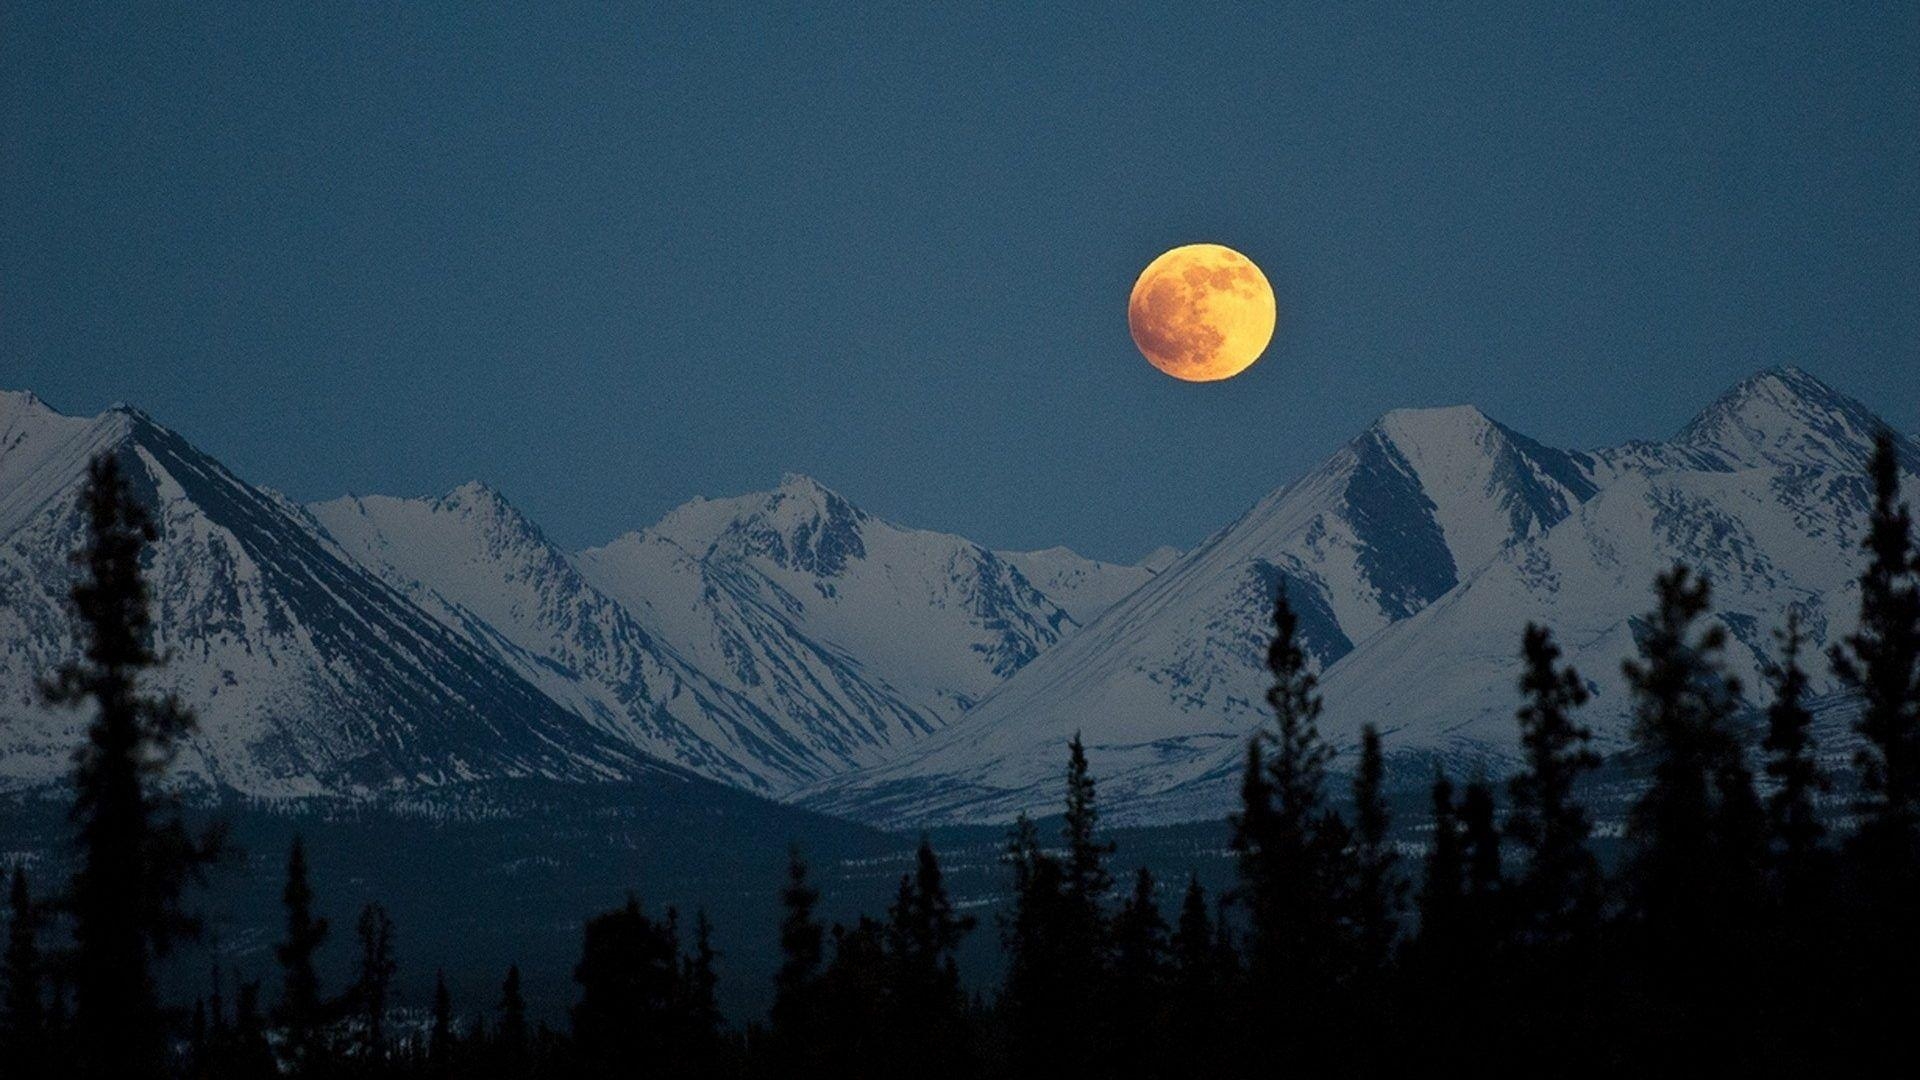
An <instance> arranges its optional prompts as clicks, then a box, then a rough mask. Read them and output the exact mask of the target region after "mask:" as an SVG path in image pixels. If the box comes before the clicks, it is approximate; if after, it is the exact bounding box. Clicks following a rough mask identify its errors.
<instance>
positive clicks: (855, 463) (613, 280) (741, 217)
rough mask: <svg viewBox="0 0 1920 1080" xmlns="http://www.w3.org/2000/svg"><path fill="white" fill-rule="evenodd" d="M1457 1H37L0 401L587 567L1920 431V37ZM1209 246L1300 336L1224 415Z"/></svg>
mask: <svg viewBox="0 0 1920 1080" xmlns="http://www.w3.org/2000/svg"><path fill="white" fill-rule="evenodd" d="M930 6H931V5H930ZM1411 6H1412V5H1391V6H1389V7H1388V8H1385V9H1382V10H1366V9H1364V8H1363V7H1362V6H1359V5H1324V6H1321V5H1316V6H1305V5H1291V4H1259V5H1254V4H1246V5H1227V6H1214V5H1206V6H1204V7H1202V8H1200V10H1189V9H1191V8H1194V7H1196V6H1195V5H1177V8H1178V9H1179V10H1180V11H1181V14H1178V15H1169V14H1168V11H1169V10H1172V9H1174V8H1176V5H1164V6H1160V7H1138V8H1134V7H1124V8H1123V7H1116V6H1112V5H1104V4H1103V5H1088V6H1086V7H1084V8H1080V7H1076V8H1074V9H1072V10H1065V9H1060V10H1052V11H1051V12H1050V13H1047V14H1037V13H1033V12H1026V13H1020V12H1014V11H1011V10H1010V9H1011V8H1012V5H977V6H976V5H960V6H953V5H939V6H938V8H939V10H935V11H911V10H905V9H902V10H896V11H892V12H890V13H883V12H879V11H877V10H866V11H854V10H852V9H851V8H848V9H845V10H846V13H845V14H842V15H837V16H836V15H826V14H822V13H821V12H820V11H816V10H809V9H807V8H792V9H783V10H779V11H773V10H772V9H771V8H770V7H769V6H767V5H758V4H756V5H752V6H751V7H750V8H743V9H735V10H732V11H731V12H728V13H721V14H715V13H713V12H712V11H711V10H710V6H709V5H705V4H702V5H697V6H694V7H692V8H690V9H686V10H682V11H679V12H677V13H666V12H664V11H663V9H662V7H663V6H662V5H658V4H648V5H636V6H631V7H622V6H602V5H587V6H581V7H568V8H564V9H563V8H561V7H558V6H555V5H545V4H541V5H516V6H514V7H511V8H489V9H485V10H475V9H474V8H473V6H471V5H465V4H460V5H394V6H387V5H356V6H352V7H348V6H346V5H334V4H323V5H313V6H311V7H308V8H306V9H304V10H303V11H301V12H299V13H296V14H289V13H288V12H286V11H284V10H281V6H280V5H274V6H272V9H271V10H270V9H269V8H268V6H265V5H237V6H233V7H229V8H225V9H213V8H208V9H206V10H200V9H196V10H191V11H184V12H182V11H171V12H167V11H160V10H157V9H152V8H143V9H142V10H141V11H140V12H139V13H137V14H136V13H130V12H128V11H125V10H123V9H122V6H121V5H118V4H115V5H106V6H102V7H99V8H89V7H87V6H83V5H75V4H70V3H59V4H45V5H43V4H37V3H22V2H18V0H15V2H10V3H8V4H7V5H5V6H4V7H3V8H0V386H4V387H8V388H31V389H34V390H36V391H37V392H39V393H40V394H41V395H42V396H43V397H46V398H47V399H48V400H49V401H50V402H52V403H53V404H55V405H56V406H58V407H60V408H63V409H65V410H67V411H70V412H90V411H93V410H96V409H98V408H100V407H102V406H104V405H106V404H108V403H110V402H113V401H115V400H127V401H131V402H134V403H137V404H140V405H142V406H143V407H145V408H147V409H148V410H149V411H151V412H153V413H155V414H156V415H157V416H158V417H159V418H160V419H162V420H163V421H164V422H166V423H168V424H170V425H172V426H174V427H176V428H178V429H180V430H181V431H183V432H184V433H185V434H187V435H188V436H189V437H190V438H192V439H194V440H195V441H197V442H198V443H200V444H201V445H202V446H204V447H205V448H206V449H208V450H210V451H211V452H213V453H214V454H216V455H217V456H219V457H221V458H222V459H223V460H225V461H226V462H227V463H228V464H229V465H231V466H233V467H234V468H235V469H237V470H238V471H239V472H241V473H242V474H243V475H245V476H246V477H248V478H249V479H252V480H255V481H257V482H260V483H264V484H267V485H269V486H273V487H277V488H280V489H282V490H284V491H286V492H287V493H288V494H290V495H292V496H294V497H296V498H301V499H308V498H321V497H328V496H332V495H335V494H339V493H340V492H342V491H345V490H353V491H356V492H390V493H395V494H407V495H417V494H429V493H437V492H439V491H441V490H444V489H446V488H449V487H451V486H453V485H455V484H457V483H459V482H461V481H463V480H466V479H469V478H480V479H484V480H487V481H489V482H491V483H493V484H495V485H496V486H498V487H499V488H501V489H502V490H503V491H504V492H505V493H506V494H507V495H508V496H509V497H510V498H512V499H514V500H515V501H516V502H517V503H519V504H520V505H521V506H522V507H523V508H525V509H526V510H528V511H529V512H530V513H531V514H532V515H533V516H534V517H535V518H536V519H537V520H539V521H541V522H542V523H544V524H545V525H546V526H547V527H548V528H549V529H550V530H551V531H552V532H553V533H554V534H555V536H556V538H557V539H559V540H561V541H563V542H565V543H568V544H573V545H582V544H586V543H589V542H598V541H601V540H604V539H606V538H608V537H610V536H612V535H614V534H616V533H618V532H622V531H625V530H627V529H629V528H634V527H638V526H640V525H644V524H646V523H649V522H651V521H652V520H653V519H654V518H655V517H657V516H658V515H659V514H660V513H661V512H663V511H664V510H666V509H668V508H669V507H671V506H673V505H675V504H677V503H679V502H681V501H683V500H685V499H686V498H688V497H691V496H693V495H696V494H706V495H724V494H732V493H737V492H740V491H745V490H751V489H758V488H765V487H768V486H771V485H772V484H774V483H775V482H777V481H778V479H779V476H780V474H781V473H782V472H783V471H786V470H798V471H805V472H809V473H812V474H814V475H816V476H818V477H819V478H820V479H821V480H823V481H824V482H826V483H827V484H829V485H831V486H834V487H836V488H838V489H840V490H841V491H843V492H844V493H845V494H847V495H848V496H849V497H851V498H852V499H854V500H855V501H856V502H858V503H860V504H862V505H864V506H866V507H867V508H868V509H870V510H873V511H875V512H877V513H880V514H881V515H883V516H886V517H890V518H894V519H896V520H899V521H902V522H904V523H908V524H914V525H922V526H928V527H936V528H942V529H948V530H952V531H958V532H963V533H966V534H968V535H970V536H972V537H974V538H976V539H979V540H982V541H984V542H987V543H990V544H994V545H996V546H1009V547H1031V546H1044V545H1047V544H1052V543H1067V544H1070V545H1073V546H1075V547H1077V548H1079V549H1081V550H1083V551H1084V552H1086V553H1088V554H1093V555H1098V556H1103V557H1114V558H1132V557H1135V556H1138V555H1140V554H1141V553H1143V552H1144V551H1146V550H1147V549H1149V548H1151V547H1154V546H1156V545H1158V544H1160V543H1162V542H1172V543H1175V544H1179V545H1187V544H1191V543H1193V542H1194V541H1196V540H1197V539H1199V538H1200V537H1201V536H1203V535H1204V534H1205V533H1206V532H1208V531H1210V530H1211V529H1213V528H1214V527H1217V526H1219V525H1221V524H1224V523H1225V522H1226V521H1227V520H1228V519H1230V518H1231V517H1232V516H1233V515H1234V514H1236V513H1237V512H1238V511H1240V510H1241V509H1243V508H1244V507H1245V506H1246V505H1247V504H1248V503H1249V502H1251V501H1252V500H1253V499H1255V498H1256V497H1258V496H1259V495H1261V494H1263V493H1264V492H1266V491H1267V490H1269V489H1270V488H1272V487H1274V486H1276V485H1278V484H1279V483H1281V482H1283V481H1285V480H1287V479H1289V478H1291V477H1293V476H1295V475H1297V474H1298V473H1299V472H1300V471H1301V470H1302V469H1303V468H1305V467H1307V466H1309V465H1310V464H1311V463H1313V462H1315V461H1317V460H1318V459H1320V458H1321V457H1323V456H1325V455H1326V454H1327V453H1328V452H1330V451H1331V450H1332V449H1334V448H1335V447H1336V446H1337V445H1338V444H1339V443H1340V442H1342V441H1344V440H1345V439H1346V438H1348V437H1350V436H1351V435H1353V434H1354V433H1356V432H1357V431H1358V430H1359V429H1360V428H1361V427H1362V426H1364V425H1365V424H1366V423H1367V422H1368V421H1369V420H1370V419H1371V418H1372V417H1373V416H1375V415H1376V414H1378V413H1380V412H1381V411H1384V410H1385V409H1388V408H1391V407H1394V406H1399V405H1425V404H1450V403H1456V402H1472V403H1475V404H1479V405H1481V406H1482V407H1483V408H1485V409H1486V410H1487V411H1488V412H1490V413H1492V414H1493V415H1494V416H1496V417H1498V418H1500V419H1503V420H1505V421H1507V422H1508V423H1510V424H1513V425H1514V426H1516V427H1519V428H1520V429H1522V430H1523V431H1526V432H1529V433H1530V434H1533V435H1535V436H1536V437H1538V438H1541V439H1543V440H1545V441H1548V442H1552V443H1559V444H1566V445H1575V446H1580V445H1594V444H1599V443H1608V442H1615V441H1618V440H1621V439H1624V438H1628V437H1634V436H1657V435H1662V434H1666V433H1668V432H1669V431H1671V430H1672V429H1674V428H1676V427H1678V426H1679V425H1680V424H1681V423H1682V422H1683V421H1684V420H1685V418H1686V417H1687V416H1688V415H1690V414H1691V413H1692V412H1693V411H1694V410H1695V409H1696V408H1698V407H1699V406H1700V405H1702V404H1704V403H1705V402H1706V400H1707V399H1709V398H1710V397H1711V396H1712V395H1713V394H1714V393H1716V392H1717V391H1719V390H1720V389H1722V388H1723V387H1724V386H1725V385H1727V384H1729V383H1731V382H1732V381H1734V380H1735V379H1737V378H1738V377H1740V376H1741V375H1743V374H1745V373H1747V372H1749V371H1751V370H1753V369H1755V368H1759V367H1763V366H1768V365H1772V364H1778V363H1797V364H1800V365H1802V366H1805V367H1807V368H1808V369H1810V370H1812V371H1813V372H1814V373H1816V374H1818V375H1819V376H1821V377H1822V378H1824V379H1826V380H1828V381H1829V382H1831V383H1833V384H1835V385H1836V386H1838V387H1839V388H1841V389H1843V390H1845V391H1847V392H1849V393H1852V394H1855V395H1857V396H1859V397H1862V398H1863V399H1864V400H1866V401H1867V402H1868V403H1869V404H1871V405H1873V406H1874V407H1876V408H1877V409H1879V410H1881V411H1882V413H1883V414H1884V415H1885V416H1887V418H1888V419H1890V420H1892V421H1894V422H1896V423H1898V424H1902V425H1904V426H1906V427H1908V428H1914V427H1920V258H1917V257H1916V256H1920V64H1916V62H1915V59H1914V58H1915V55H1916V48H1917V47H1920V8H1915V7H1914V6H1911V5H1886V6H1884V7H1882V6H1881V5H1870V4H1846V5H1837V6H1834V7H1833V8H1831V9H1827V8H1824V7H1822V6H1820V5H1808V4H1795V5H1781V6H1778V7H1773V8H1766V7H1761V6H1757V5H1745V4H1743V5H1714V6H1709V7H1706V8H1699V7H1695V6H1693V5H1684V6H1685V7H1686V8H1687V10H1685V11H1680V10H1677V9H1678V8H1680V7H1682V6H1683V5H1671V4H1656V5H1644V6H1643V5H1629V6H1626V7H1614V6H1612V5H1609V6H1608V9H1607V10H1604V11H1587V12H1583V13H1567V12H1563V11H1561V10H1560V8H1562V7H1572V6H1575V5H1544V4H1543V5H1529V6H1516V7H1512V8H1505V7H1501V6H1498V5H1471V6H1472V8H1473V11H1472V12H1470V13H1463V12H1458V11H1456V12H1451V13H1448V14H1445V15H1439V14H1432V13H1428V14H1419V13H1409V12H1408V11H1406V10H1405V9H1406V8H1408V7H1411ZM1579 6H1581V7H1585V6H1586V5H1579ZM863 7H864V6H863ZM962 9H970V10H962ZM770 12H771V13H770ZM1203 240H1204V241H1214V242H1219V243H1224V244H1228V245H1231V246H1233V247H1235V248H1238V249H1240V250H1242V251H1244V252H1246V253H1247V254H1248V255H1250V256H1252V257H1253V258H1254V259H1255V260H1256V261H1258V262H1259V263H1260V264H1261V265H1262V266H1263V267H1264V269H1265V270H1266V272H1267V274H1268V276H1269V277H1270V278H1271V279H1272V280H1273V282H1274V285H1275V287H1276V289H1277V291H1278V292H1279V294H1280V303H1281V307H1282V327H1281V330H1280V333H1279V336H1278V337H1277V339H1276V344H1275V347H1274V349H1273V350H1272V351H1270V352H1269V353H1268V355H1267V357H1266V358H1265V359H1264V360H1262V361H1261V362H1260V363H1259V364H1258V365H1256V366H1255V367H1254V368H1253V369H1252V370H1251V371H1250V372H1248V373H1247V374H1246V375H1245V376H1243V377H1241V378H1239V379H1236V380H1232V381H1229V382H1226V383H1222V384H1214V385H1199V386H1196V385H1189V384H1183V383H1178V382H1175V381H1174V380H1171V379H1169V378H1167V377H1165V376H1163V375H1160V374H1159V373H1157V372H1156V371H1154V370H1153V369H1152V368H1150V367H1149V366H1148V365H1147V364H1146V363H1145V362H1144V361H1143V360H1142V359H1141V358H1140V357H1139V355H1138V354H1137V353H1136V352H1135V351H1134V349H1133V346H1132V344H1131V342H1130V341H1129V339H1128V336H1127V329H1126V322H1125V302H1126V296H1127V290H1128V288H1129V287H1130V286H1131V284H1132V281H1133V278H1134V276H1135V275H1136V274H1137V273H1138V272H1139V270H1140V268H1141V267H1143V266H1144V265H1145V264H1146V263H1147V262H1148V261H1149V260H1150V259H1152V258H1153V256H1154V255H1156V254H1158V253H1159V252H1160V251H1161V250H1163V249H1164V248H1167V247H1170V246H1173V245H1175V244H1179V243H1186V242H1192V241H1203Z"/></svg>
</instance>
